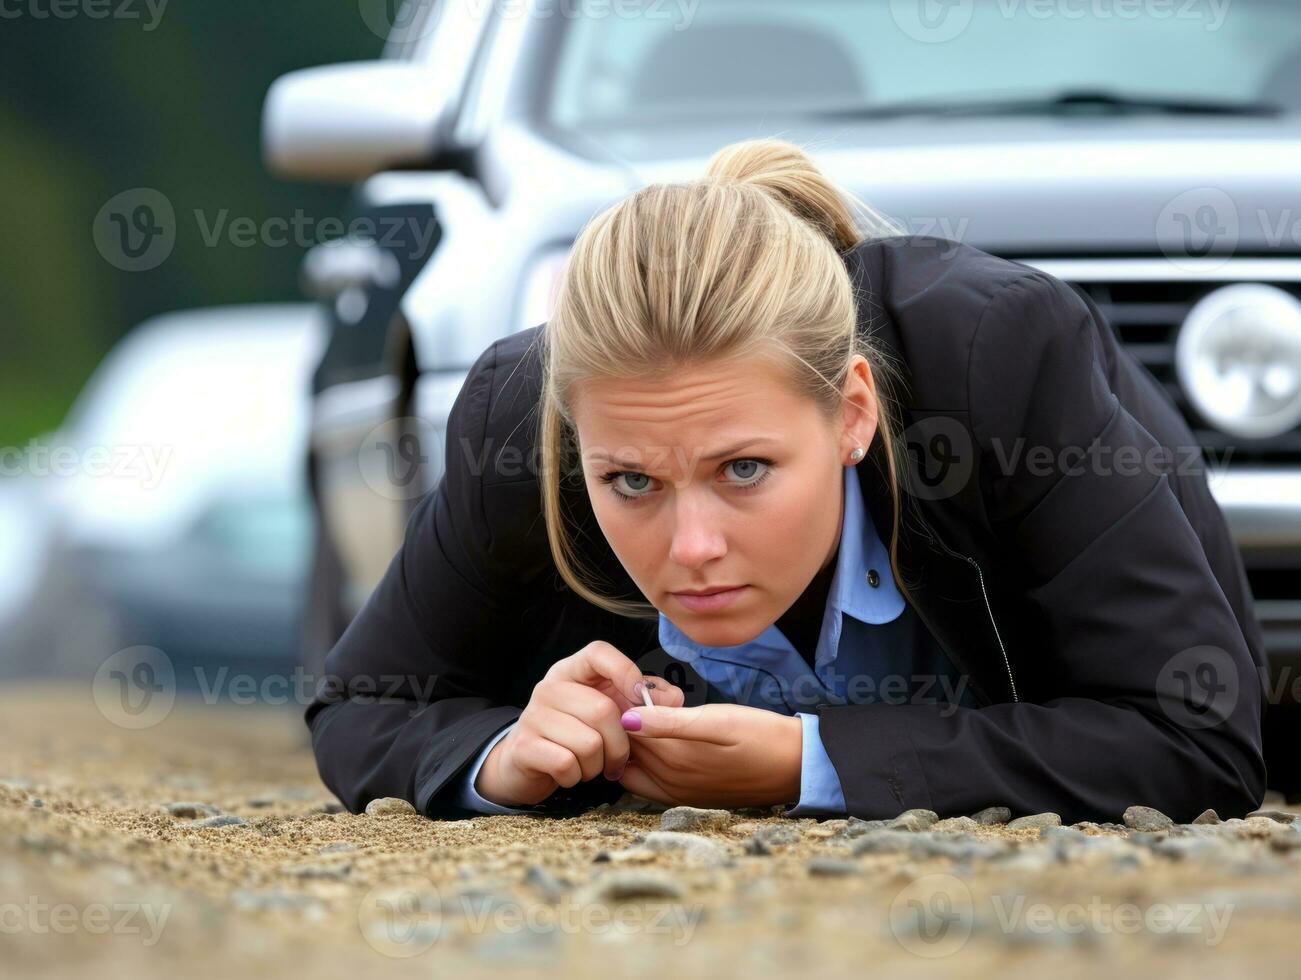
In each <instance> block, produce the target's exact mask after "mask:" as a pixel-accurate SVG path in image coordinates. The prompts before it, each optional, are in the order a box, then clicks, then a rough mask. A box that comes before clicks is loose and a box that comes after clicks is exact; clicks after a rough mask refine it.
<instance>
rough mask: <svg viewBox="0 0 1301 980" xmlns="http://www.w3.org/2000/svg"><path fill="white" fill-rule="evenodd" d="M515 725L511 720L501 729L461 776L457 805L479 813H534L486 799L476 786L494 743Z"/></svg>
mask: <svg viewBox="0 0 1301 980" xmlns="http://www.w3.org/2000/svg"><path fill="white" fill-rule="evenodd" d="M514 727H515V722H511V723H510V724H509V725H507V726H506V727H505V728H503V729H502V730H501V731H499V732H498V733H497V734H496V735H495V736H493V739H492V741H491V742H489V743H488V744H487V745H485V746H484V747H483V749H482V750H481V751H480V752H479V754H478V755H477V756H475V757H474V761H473V762H471V763H470V768H469V770H468V771H467V772H466V774H465V775H464V776H462V777H461V786H460V790H459V791H458V792H457V794H456V805H457V806H461V807H464V808H465V809H467V810H474V811H476V812H478V813H533V812H534V811H533V810H520V809H517V808H516V807H509V806H502V805H501V804H500V803H494V802H493V801H492V800H488V799H484V798H483V797H482V796H480V795H479V794H478V793H477V792H476V791H475V788H474V781H475V779H477V778H478V776H479V770H480V769H482V768H483V763H484V760H485V759H487V758H488V753H489V752H491V751H492V748H493V746H494V745H496V744H497V743H498V742H500V741H501V740H502V739H503V738H505V737H506V733H507V732H509V731H510V730H511V729H512V728H514Z"/></svg>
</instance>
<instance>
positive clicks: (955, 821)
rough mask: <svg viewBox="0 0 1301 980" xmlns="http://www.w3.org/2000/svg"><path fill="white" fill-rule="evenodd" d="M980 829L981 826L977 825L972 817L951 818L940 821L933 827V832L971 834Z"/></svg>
mask: <svg viewBox="0 0 1301 980" xmlns="http://www.w3.org/2000/svg"><path fill="white" fill-rule="evenodd" d="M979 829H980V824H978V823H976V821H975V820H973V819H972V818H971V817H949V818H948V819H947V820H940V821H938V822H936V824H935V825H934V826H933V827H931V830H934V831H936V832H937V833H949V834H952V833H958V834H970V833H973V832H974V831H976V830H979Z"/></svg>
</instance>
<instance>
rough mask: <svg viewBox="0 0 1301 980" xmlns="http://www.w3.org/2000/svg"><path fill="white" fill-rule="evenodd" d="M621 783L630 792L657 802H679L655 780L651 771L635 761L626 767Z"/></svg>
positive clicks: (671, 803)
mask: <svg viewBox="0 0 1301 980" xmlns="http://www.w3.org/2000/svg"><path fill="white" fill-rule="evenodd" d="M619 785H620V786H622V787H623V788H624V789H626V790H627V791H628V792H629V793H634V794H636V795H637V796H641V797H645V798H646V799H648V800H654V801H655V802H656V803H668V804H670V805H673V804H676V803H677V802H678V801H677V800H676V799H674V798H673V795H672V794H671V793H669V792H668V791H666V790H665V789H664V787H663V786H661V785H660V784H659V783H658V782H656V781H655V778H654V777H653V776H651V774H650V773H648V772H647V771H646V770H645V769H643V768H642V767H641V766H639V765H636V764H635V763H630V764H629V765H628V767H627V768H625V769H624V771H623V776H622V777H621V778H620V779H619Z"/></svg>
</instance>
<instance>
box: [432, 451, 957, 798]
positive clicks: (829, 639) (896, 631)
mask: <svg viewBox="0 0 1301 980" xmlns="http://www.w3.org/2000/svg"><path fill="white" fill-rule="evenodd" d="M843 471H844V487H845V493H844V520H843V522H842V525H841V534H840V546H839V550H838V554H837V558H836V571H835V573H834V576H833V578H832V580H831V585H830V587H829V589H828V594H827V604H826V609H825V611H824V613H823V618H822V628H821V631H820V633H819V635H818V643H817V648H816V651H815V653H814V658H813V668H812V669H810V667H809V665H808V663H807V662H806V661H805V660H804V658H803V657H801V656H800V655H799V653H798V651H796V649H795V648H794V647H793V646H792V645H791V643H790V641H789V640H788V639H787V638H786V636H785V635H784V634H783V633H782V632H781V630H779V629H778V628H777V626H776V624H773V625H771V626H769V627H767V629H765V630H764V631H763V632H762V633H760V634H759V635H758V636H756V637H755V638H754V639H752V640H749V641H747V642H745V643H740V644H737V645H736V646H725V647H710V646H704V645H702V644H699V643H696V642H695V641H693V640H692V639H691V638H690V637H688V636H687V635H686V634H685V633H683V632H682V631H681V630H679V629H678V627H677V626H676V625H674V623H673V622H672V620H670V619H669V618H668V617H667V616H665V615H664V614H663V613H661V614H660V618H659V641H660V645H661V646H662V647H663V648H664V651H665V652H666V653H667V654H668V655H669V656H671V657H673V658H675V659H677V660H681V661H683V662H685V663H689V664H691V666H692V668H693V669H694V670H695V672H696V673H697V674H698V675H699V676H700V677H701V678H702V679H703V680H704V681H705V683H706V684H708V685H709V686H710V687H714V688H717V690H718V693H719V694H720V695H721V697H715V698H714V700H723V701H730V702H733V703H736V704H745V705H749V706H751V707H756V708H767V709H769V710H771V711H778V712H781V713H782V714H785V715H797V716H798V717H799V719H800V723H801V725H802V726H803V738H804V742H803V749H802V755H801V768H800V798H799V801H798V803H797V805H796V806H795V807H794V808H792V809H791V810H789V811H787V812H788V813H789V814H790V815H792V816H805V815H808V814H812V813H824V812H825V813H844V812H845V797H844V793H843V791H842V789H841V785H840V779H839V777H838V776H837V775H836V770H835V768H834V767H833V766H832V764H831V760H830V758H828V756H827V753H826V750H825V749H824V748H823V745H822V739H821V736H820V734H819V730H818V716H817V714H816V713H813V712H811V711H807V710H801V709H802V708H803V709H808V708H813V707H817V706H834V705H846V704H871V703H874V702H877V701H881V702H885V703H893V704H900V703H909V702H912V703H919V702H925V701H935V702H942V703H949V704H960V705H963V706H966V707H972V706H975V705H976V703H977V702H976V700H975V697H974V695H973V693H972V691H971V690H970V688H969V686H968V685H967V684H966V683H965V680H964V679H963V678H962V677H961V676H960V675H959V673H958V672H957V670H956V669H955V668H954V667H953V665H952V663H951V662H950V661H949V659H948V657H947V656H946V655H945V653H944V651H943V650H942V649H941V648H940V646H939V645H938V644H937V643H936V642H935V640H934V638H933V637H932V636H931V634H930V632H929V631H928V630H927V629H926V628H925V626H924V625H923V624H922V623H921V621H920V620H919V619H918V618H917V614H916V612H915V610H913V608H912V607H911V606H909V605H908V604H907V603H906V602H905V601H904V598H903V595H902V593H900V592H899V590H898V588H897V587H896V585H895V582H894V577H893V575H892V574H891V570H890V556H889V552H888V551H887V549H886V546H885V544H884V543H883V542H882V541H881V539H880V538H879V537H878V536H877V533H876V528H875V527H874V525H873V523H872V519H871V515H870V514H868V512H867V508H866V507H865V505H864V503H863V492H862V487H861V486H860V485H859V477H858V474H857V472H856V471H855V469H854V467H852V466H846V467H843ZM873 582H875V583H876V584H875V585H873V584H872V583H873ZM510 728H511V726H509V725H508V726H507V727H505V728H503V729H502V730H501V731H500V732H498V733H497V735H496V736H495V737H494V738H493V739H492V741H491V742H489V743H488V744H487V745H485V746H484V748H483V750H482V751H481V752H480V753H479V755H478V756H477V757H476V759H475V761H474V762H473V763H472V764H471V766H470V769H469V771H468V772H467V774H466V776H465V777H464V778H463V780H462V784H461V791H460V794H459V799H458V803H459V804H460V805H461V806H463V807H465V808H467V809H471V810H475V811H478V812H480V813H526V812H528V811H526V810H520V809H516V808H512V807H504V806H501V805H499V804H497V803H493V802H492V801H490V800H486V799H484V798H483V797H482V796H480V795H479V794H478V793H477V792H475V790H474V780H475V778H476V777H477V776H478V773H479V767H480V766H481V765H482V764H483V760H484V759H485V758H487V755H488V753H489V752H491V751H492V748H493V746H494V745H496V744H497V742H498V741H499V740H500V739H501V738H503V737H505V735H506V733H507V732H508V731H510Z"/></svg>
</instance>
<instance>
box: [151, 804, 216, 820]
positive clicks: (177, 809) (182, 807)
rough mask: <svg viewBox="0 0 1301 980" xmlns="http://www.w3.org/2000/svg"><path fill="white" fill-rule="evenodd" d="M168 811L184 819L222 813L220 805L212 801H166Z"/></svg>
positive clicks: (213, 815) (195, 818)
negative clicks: (217, 805)
mask: <svg viewBox="0 0 1301 980" xmlns="http://www.w3.org/2000/svg"><path fill="white" fill-rule="evenodd" d="M163 805H164V806H165V807H166V808H167V812H168V813H170V814H171V815H172V816H174V817H178V818H180V819H182V820H197V819H199V818H200V817H215V816H217V814H219V813H221V808H220V807H215V806H213V805H212V804H211V803H188V802H186V803H164V804H163Z"/></svg>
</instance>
